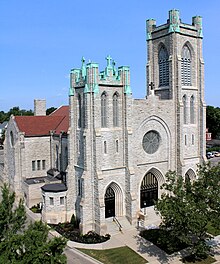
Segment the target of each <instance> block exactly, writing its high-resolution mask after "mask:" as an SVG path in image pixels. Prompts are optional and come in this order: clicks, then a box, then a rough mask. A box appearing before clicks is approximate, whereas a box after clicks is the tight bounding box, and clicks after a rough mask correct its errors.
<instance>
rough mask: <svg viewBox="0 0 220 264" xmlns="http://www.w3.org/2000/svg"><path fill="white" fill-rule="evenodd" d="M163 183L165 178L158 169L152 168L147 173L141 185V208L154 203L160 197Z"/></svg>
mask: <svg viewBox="0 0 220 264" xmlns="http://www.w3.org/2000/svg"><path fill="white" fill-rule="evenodd" d="M162 183H164V178H163V176H162V174H161V172H160V171H158V170H157V169H155V168H152V169H151V170H149V171H148V172H147V173H146V174H145V176H144V178H143V179H142V182H141V186H140V208H146V207H149V206H152V205H154V202H155V201H157V200H158V198H159V197H160V186H161V184H162Z"/></svg>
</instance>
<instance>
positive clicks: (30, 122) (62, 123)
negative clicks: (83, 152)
mask: <svg viewBox="0 0 220 264" xmlns="http://www.w3.org/2000/svg"><path fill="white" fill-rule="evenodd" d="M15 122H16V123H17V126H18V128H19V130H20V131H21V132H24V133H25V136H46V135H50V131H51V130H53V131H54V132H55V134H59V133H60V132H61V131H63V132H67V131H68V128H69V107H68V106H62V107H60V108H58V109H57V110H56V111H54V113H52V114H51V115H49V116H15Z"/></svg>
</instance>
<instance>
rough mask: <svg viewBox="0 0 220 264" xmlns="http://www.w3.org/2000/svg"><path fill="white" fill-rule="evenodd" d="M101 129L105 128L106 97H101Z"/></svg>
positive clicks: (103, 95) (103, 94) (104, 94)
mask: <svg viewBox="0 0 220 264" xmlns="http://www.w3.org/2000/svg"><path fill="white" fill-rule="evenodd" d="M101 127H107V95H106V93H105V92H104V93H102V95H101Z"/></svg>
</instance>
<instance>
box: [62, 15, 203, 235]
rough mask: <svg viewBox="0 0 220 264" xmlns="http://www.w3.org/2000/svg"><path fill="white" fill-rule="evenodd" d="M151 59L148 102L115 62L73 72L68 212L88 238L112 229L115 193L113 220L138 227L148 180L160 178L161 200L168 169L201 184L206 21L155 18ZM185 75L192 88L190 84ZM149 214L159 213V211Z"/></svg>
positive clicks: (149, 50)
mask: <svg viewBox="0 0 220 264" xmlns="http://www.w3.org/2000/svg"><path fill="white" fill-rule="evenodd" d="M184 47H186V48H185V49H186V50H187V51H189V52H188V54H190V55H189V58H187V59H188V60H187V62H186V63H188V64H187V65H188V66H186V70H188V71H189V73H185V72H184V69H185V68H184V67H185V66H184V65H185V64H186V63H185V62H184V58H185V57H184V56H185V55H184V54H183V49H184ZM161 48H162V49H164V50H165V54H167V61H166V63H167V64H166V65H167V66H166V65H165V64H164V61H163V59H162V60H161V61H160V56H161V55H160V54H159V53H160V52H161V51H160V50H161ZM147 53H148V59H147V66H146V71H147V96H146V98H145V99H133V98H132V96H131V88H130V72H129V67H119V68H117V69H116V67H115V63H114V61H112V62H111V58H110V57H109V56H108V57H107V58H106V59H107V67H106V68H105V70H104V71H102V72H99V70H98V64H97V63H88V64H85V60H84V58H83V59H82V66H81V68H80V69H73V70H72V71H71V87H70V93H69V95H70V129H69V165H68V169H67V187H68V193H67V210H69V211H72V212H74V213H75V214H76V216H77V217H78V218H79V219H80V223H81V227H82V230H83V233H86V232H87V231H89V230H95V231H96V232H98V233H105V232H106V231H108V230H107V226H106V218H108V216H109V215H108V212H106V207H107V206H109V205H107V199H108V197H107V195H108V192H109V190H113V192H112V197H113V196H114V202H113V203H114V205H112V207H111V206H110V209H112V210H113V211H114V212H113V213H112V214H113V215H115V216H117V217H126V218H127V219H128V221H129V222H130V224H131V225H135V224H136V223H137V215H138V213H139V212H140V211H141V210H142V211H143V209H144V208H145V206H143V203H145V202H147V200H146V201H145V200H144V199H145V198H143V197H142V195H145V194H146V193H144V192H143V193H142V194H141V189H143V188H144V187H143V186H144V183H143V182H145V181H148V179H147V178H146V175H153V176H151V177H153V179H154V180H152V181H155V182H157V184H158V185H157V186H158V188H157V192H158V193H157V194H155V195H156V196H155V197H160V195H161V190H160V188H159V187H160V186H161V184H162V183H164V181H165V174H166V172H167V171H168V170H175V171H177V173H178V174H180V175H182V176H183V177H186V176H187V177H189V178H191V179H193V178H195V177H196V169H197V164H199V163H202V162H203V161H204V160H205V103H204V62H203V57H202V27H201V18H200V17H194V18H193V23H192V25H188V24H184V23H182V22H181V21H180V19H179V11H177V10H171V11H170V12H169V19H168V21H167V23H166V24H164V25H162V26H158V27H157V26H156V21H155V20H148V21H147ZM165 60H166V58H165ZM160 62H161V64H160ZM184 63H185V64H184ZM161 65H162V66H163V67H167V72H164V69H161V68H160V67H161ZM164 65H165V66H164ZM187 67H188V68H187ZM164 74H166V75H167V76H168V77H167V78H168V79H167V83H165V84H163V80H162V81H161V80H160V78H164V76H163V75H164ZM160 75H162V77H161V76H160ZM184 76H186V78H188V79H190V83H187V84H186V85H185V83H184V79H183V77H184ZM165 77H166V76H165ZM161 83H162V85H161ZM115 94H116V95H117V118H118V121H117V122H118V123H117V125H115V124H114V118H115V112H114V111H115V110H114V107H115V106H114V95H115ZM183 99H184V100H185V101H184V102H183ZM103 108H105V110H103ZM103 111H106V116H104V117H103V115H105V113H104V112H103ZM103 118H105V119H106V120H105V121H103ZM103 124H104V125H103ZM148 133H149V135H153V136H156V135H158V142H156V144H158V146H156V147H155V146H154V145H153V144H154V143H153V142H152V141H149V139H147V140H148V143H146V144H148V145H147V148H148V147H149V144H151V145H152V148H154V147H155V148H158V149H157V150H156V151H150V152H152V153H147V151H146V150H144V148H143V144H145V143H144V142H143V138H144V137H145V135H146V134H147V135H146V137H148ZM149 142H150V143H149ZM150 147H151V146H150ZM149 177H150V176H149ZM155 179H156V180H155ZM148 187H149V186H148ZM146 195H148V194H146ZM147 210H148V211H152V210H151V207H149V208H147Z"/></svg>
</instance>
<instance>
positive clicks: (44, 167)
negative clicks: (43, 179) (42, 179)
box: [42, 160, 46, 170]
mask: <svg viewBox="0 0 220 264" xmlns="http://www.w3.org/2000/svg"><path fill="white" fill-rule="evenodd" d="M45 169H46V160H42V170H45Z"/></svg>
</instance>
